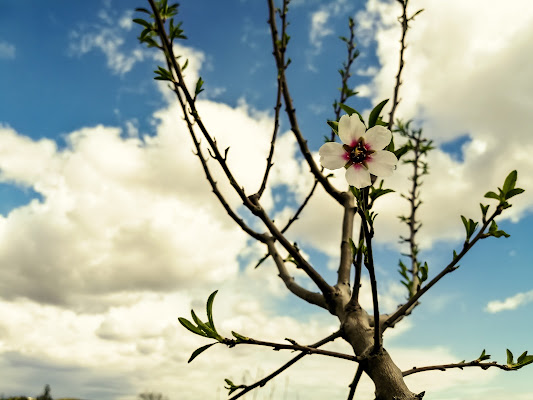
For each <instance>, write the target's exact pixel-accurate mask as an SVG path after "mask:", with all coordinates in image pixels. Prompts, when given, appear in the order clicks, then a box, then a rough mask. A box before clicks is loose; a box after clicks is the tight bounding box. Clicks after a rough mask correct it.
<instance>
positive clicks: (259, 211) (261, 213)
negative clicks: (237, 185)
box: [250, 196, 333, 301]
mask: <svg viewBox="0 0 533 400" xmlns="http://www.w3.org/2000/svg"><path fill="white" fill-rule="evenodd" d="M250 200H251V201H252V202H253V204H254V206H255V207H254V208H253V209H252V210H251V211H252V213H253V214H254V215H256V216H257V217H259V218H260V219H261V221H263V223H264V224H265V225H266V227H267V228H268V230H269V231H270V233H271V234H272V236H274V238H276V240H277V241H278V242H279V243H280V244H281V245H282V246H283V248H285V250H287V252H288V253H289V254H290V255H291V256H292V258H294V260H295V262H296V264H297V266H298V268H301V269H302V270H303V271H304V272H305V273H306V274H307V276H309V278H311V280H312V281H313V282H314V283H315V284H316V285H317V287H318V288H319V289H320V291H321V292H322V293H323V294H324V296H325V298H326V301H327V300H328V298H329V296H330V295H331V293H332V292H333V288H332V287H331V286H330V285H329V284H328V283H327V282H326V281H325V280H324V278H323V277H322V275H320V274H319V273H318V272H317V271H316V270H315V269H314V268H313V267H312V266H311V264H309V263H308V262H307V260H305V258H303V257H302V255H301V254H300V252H299V251H298V249H297V248H296V247H295V246H294V245H293V244H292V243H290V242H289V241H288V240H287V238H286V237H285V236H284V235H283V234H282V233H281V232H280V231H279V230H278V228H277V227H276V225H275V224H274V222H272V220H271V219H270V218H269V217H268V215H267V214H266V212H265V210H264V209H263V207H261V205H260V204H259V202H258V200H257V198H256V197H255V196H251V197H250Z"/></svg>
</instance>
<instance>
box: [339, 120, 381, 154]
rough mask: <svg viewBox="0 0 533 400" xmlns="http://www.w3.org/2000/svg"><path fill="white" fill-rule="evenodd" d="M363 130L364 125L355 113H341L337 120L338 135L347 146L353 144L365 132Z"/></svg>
mask: <svg viewBox="0 0 533 400" xmlns="http://www.w3.org/2000/svg"><path fill="white" fill-rule="evenodd" d="M365 130H366V128H365V125H364V124H363V123H362V122H361V120H360V119H359V116H358V115H357V114H355V113H353V114H352V115H351V116H348V115H343V116H342V117H341V119H340V120H339V137H340V138H341V140H342V142H343V143H344V144H347V145H349V146H353V145H354V144H355V142H357V141H358V140H359V138H360V137H362V136H363V135H364V134H365ZM389 141H390V140H389ZM382 148H383V147H381V148H380V150H381V149H382Z"/></svg>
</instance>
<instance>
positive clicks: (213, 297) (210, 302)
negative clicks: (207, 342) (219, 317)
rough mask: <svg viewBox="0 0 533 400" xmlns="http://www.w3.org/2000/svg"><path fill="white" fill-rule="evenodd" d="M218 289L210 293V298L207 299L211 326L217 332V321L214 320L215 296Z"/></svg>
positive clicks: (208, 317)
mask: <svg viewBox="0 0 533 400" xmlns="http://www.w3.org/2000/svg"><path fill="white" fill-rule="evenodd" d="M217 292H218V290H215V291H214V292H213V293H211V294H210V295H209V298H208V299H207V305H206V310H207V319H208V320H209V327H210V328H211V329H213V331H215V332H216V333H218V332H217V330H216V329H215V323H214V322H213V301H214V300H215V296H216V295H217Z"/></svg>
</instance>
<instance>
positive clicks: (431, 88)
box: [291, 0, 533, 255]
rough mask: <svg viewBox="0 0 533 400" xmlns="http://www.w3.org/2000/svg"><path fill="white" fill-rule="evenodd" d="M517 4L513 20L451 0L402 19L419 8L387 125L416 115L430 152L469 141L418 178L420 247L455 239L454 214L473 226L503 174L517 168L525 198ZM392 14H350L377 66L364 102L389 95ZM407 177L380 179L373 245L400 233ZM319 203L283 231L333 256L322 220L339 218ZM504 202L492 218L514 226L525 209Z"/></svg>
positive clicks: (377, 8) (523, 80) (523, 25)
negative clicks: (382, 189)
mask: <svg viewBox="0 0 533 400" xmlns="http://www.w3.org/2000/svg"><path fill="white" fill-rule="evenodd" d="M517 3H518V4H517V5H516V7H517V8H519V9H521V10H524V12H523V13H519V14H520V15H516V14H517V13H516V12H515V11H513V10H516V9H517V8H515V6H513V7H512V10H511V7H508V6H506V5H495V6H494V7H496V8H494V7H485V6H484V2H482V1H473V2H469V3H468V5H466V6H465V3H464V2H463V1H459V0H453V1H447V2H445V3H443V2H439V1H425V2H420V1H419V2H410V3H409V4H410V9H411V13H413V12H414V11H416V10H417V9H420V8H424V9H425V11H424V12H423V13H422V14H420V15H419V16H417V18H416V19H415V20H414V21H412V22H411V30H409V32H408V34H407V44H408V48H407V51H406V64H405V69H404V75H403V79H402V80H403V85H402V86H401V89H400V97H401V103H400V106H399V108H398V112H397V114H396V117H398V118H402V119H404V120H405V119H406V118H410V117H417V118H418V121H421V123H422V127H423V128H424V132H425V133H426V135H427V136H428V137H429V138H430V139H433V140H435V142H436V144H437V145H438V144H441V143H443V142H447V141H450V140H452V139H454V138H457V137H459V136H463V135H465V133H467V134H468V136H469V137H470V139H471V140H470V141H469V142H467V143H465V144H464V145H463V147H462V152H463V156H464V157H463V158H464V160H463V161H462V162H460V161H458V160H456V159H453V158H452V157H450V155H449V154H447V153H445V152H443V151H442V150H441V149H436V150H434V151H433V152H432V153H431V154H430V156H429V159H428V161H429V168H430V175H429V176H427V177H424V179H423V181H424V184H423V186H422V188H421V189H422V192H421V196H422V200H423V202H424V203H423V204H422V206H421V207H420V209H419V218H420V220H421V221H423V224H424V225H423V227H422V230H421V231H420V235H419V236H420V240H421V245H422V246H423V247H424V248H428V247H430V246H431V245H432V244H433V243H434V242H435V241H438V240H459V239H461V238H462V237H463V235H464V228H463V226H462V224H461V221H460V215H465V216H468V217H469V218H473V219H476V220H478V219H480V212H479V202H484V203H486V204H494V201H492V200H488V199H484V198H483V195H484V193H486V192H487V191H489V190H495V189H496V187H498V186H500V187H501V185H502V184H503V181H504V179H505V177H506V175H507V174H508V173H509V172H510V171H512V170H514V169H516V170H518V182H517V186H518V187H521V188H524V189H526V193H527V192H529V191H531V190H533V178H532V177H531V175H530V174H528V173H527V172H528V171H531V170H532V168H533V159H532V158H531V157H529V156H528V154H531V152H532V151H533V136H532V135H530V134H529V133H530V132H531V127H530V123H529V121H528V119H527V118H525V117H524V116H525V115H528V114H529V112H530V109H531V107H532V106H533V95H532V93H533V80H532V79H531V74H530V73H529V69H528V66H529V65H530V64H531V63H532V62H533V58H532V57H533V56H532V54H533V48H532V42H531V41H530V40H527V38H528V37H531V34H532V32H533V31H532V29H533V28H532V27H533V23H532V22H533V9H532V8H531V7H529V6H528V4H529V3H528V1H527V0H524V1H517ZM520 4H521V6H520ZM399 13H400V7H399V5H398V4H397V2H385V1H378V0H369V1H368V2H367V6H366V11H364V12H362V13H359V14H358V15H357V26H358V28H359V30H358V38H363V39H364V38H365V35H367V36H368V38H375V39H376V44H377V56H378V58H379V62H380V64H381V67H382V68H381V69H380V70H379V72H377V74H375V75H373V77H372V80H371V81H370V82H369V83H368V84H365V85H363V86H360V87H358V88H356V90H360V91H361V94H362V95H365V96H371V98H372V102H373V103H374V104H377V103H378V102H380V101H381V100H383V99H386V98H390V97H391V95H392V89H393V85H394V77H395V75H396V72H397V68H398V54H399V48H398V40H399V38H400V31H399V24H398V22H397V19H396V18H397V16H398V15H399ZM473 16H475V17H474V18H473ZM495 27H497V28H495ZM361 29H362V30H363V31H362V33H361ZM363 42H364V40H363ZM387 113H388V110H385V115H387ZM341 173H342V171H341ZM409 174H410V168H409V166H405V165H399V166H398V169H397V171H396V172H395V174H394V175H393V176H392V177H391V178H388V179H387V180H386V183H385V186H386V187H391V188H392V189H394V190H396V191H397V192H396V193H394V194H390V195H387V196H384V197H383V198H381V199H380V200H378V202H377V203H376V211H377V212H378V213H379V216H378V218H377V223H376V232H377V234H376V239H377V240H380V241H383V242H386V243H389V244H390V243H392V244H394V243H396V241H397V238H398V235H399V234H405V229H406V228H405V227H404V225H403V224H401V223H400V222H399V220H398V219H397V216H398V215H400V214H405V212H406V211H407V206H408V204H407V202H406V201H405V200H404V199H403V198H401V197H400V196H399V193H400V192H404V193H405V192H406V191H407V189H408V186H407V185H408V182H409V181H408V177H409ZM333 182H334V184H335V185H337V187H338V188H340V189H343V190H344V189H345V188H346V183H345V181H344V180H343V179H342V177H339V178H335V179H334V180H333ZM299 193H300V192H299ZM301 194H303V192H302V193H301ZM328 197H329V196H327V195H325V193H324V192H323V191H322V190H318V192H317V194H316V196H315V198H314V199H312V201H311V202H310V203H309V206H308V208H307V210H305V211H304V214H303V215H302V218H301V221H300V222H298V223H297V225H295V227H294V230H293V231H291V232H293V233H295V234H301V235H302V237H303V236H305V237H307V238H308V239H307V240H308V241H310V242H311V243H312V244H313V245H314V246H317V247H318V248H320V249H322V250H323V251H325V252H326V253H328V254H330V255H334V254H336V253H337V252H338V245H337V243H338V240H339V235H340V232H338V231H337V229H336V225H335V224H331V223H328V222H329V221H332V220H336V221H340V218H342V215H341V210H340V209H337V208H338V207H337V206H336V205H335V204H334V202H332V201H331V200H330V199H329V198H328ZM511 203H512V204H513V207H512V208H511V209H509V210H506V211H505V212H504V215H503V216H502V217H501V218H510V219H511V220H512V221H518V220H519V219H520V218H521V216H522V215H524V214H525V213H527V212H530V211H531V210H533V200H532V198H531V197H528V196H524V195H522V196H517V197H515V198H513V199H512V200H511ZM484 244H485V243H482V244H481V245H484Z"/></svg>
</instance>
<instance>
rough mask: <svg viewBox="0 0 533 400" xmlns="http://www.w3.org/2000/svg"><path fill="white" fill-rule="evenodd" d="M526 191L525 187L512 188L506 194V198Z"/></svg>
mask: <svg viewBox="0 0 533 400" xmlns="http://www.w3.org/2000/svg"><path fill="white" fill-rule="evenodd" d="M524 192H525V190H524V189H520V188H516V189H511V190H509V191H508V192H507V193H506V194H505V200H507V199H510V198H511V197H514V196H516V195H518V194H521V193H524Z"/></svg>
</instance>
